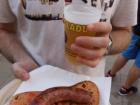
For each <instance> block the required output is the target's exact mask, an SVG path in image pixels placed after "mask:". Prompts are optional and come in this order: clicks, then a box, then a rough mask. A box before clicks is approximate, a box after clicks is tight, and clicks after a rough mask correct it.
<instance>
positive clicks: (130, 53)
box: [105, 33, 139, 77]
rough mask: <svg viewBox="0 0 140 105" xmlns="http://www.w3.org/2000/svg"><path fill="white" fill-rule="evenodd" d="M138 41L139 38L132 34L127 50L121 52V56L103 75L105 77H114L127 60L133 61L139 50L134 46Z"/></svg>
mask: <svg viewBox="0 0 140 105" xmlns="http://www.w3.org/2000/svg"><path fill="white" fill-rule="evenodd" d="M138 39H139V36H138V35H136V34H134V33H133V36H132V38H131V43H130V44H129V46H128V48H127V49H126V50H124V51H123V52H122V54H121V55H120V56H119V57H118V58H117V60H116V61H115V63H114V64H113V67H112V68H111V69H110V70H109V71H108V72H107V73H106V74H105V76H106V77H114V76H115V74H116V73H117V72H118V71H120V70H121V68H122V67H123V66H124V65H125V64H126V63H127V61H128V60H129V59H135V58H136V56H137V53H138V52H139V48H138V47H137V46H136V43H137V41H138Z"/></svg>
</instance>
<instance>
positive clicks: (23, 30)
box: [0, 0, 138, 76]
mask: <svg viewBox="0 0 140 105" xmlns="http://www.w3.org/2000/svg"><path fill="white" fill-rule="evenodd" d="M105 1H107V3H108V5H109V6H110V8H109V9H108V10H107V11H106V15H107V16H108V17H111V23H112V24H113V25H114V26H119V27H125V26H126V27H127V26H132V25H135V24H136V18H137V12H136V10H137V4H138V3H137V0H105ZM64 5H65V3H64V0H54V2H52V0H51V1H50V2H49V0H0V23H9V22H13V21H15V20H16V21H17V23H18V35H20V38H21V41H22V42H23V44H24V46H25V48H26V49H27V50H28V51H29V52H30V54H31V55H32V56H33V57H34V59H36V61H38V62H39V63H40V64H41V65H44V64H49V65H53V66H58V67H60V68H63V69H66V70H69V71H73V72H77V73H80V74H87V75H90V76H103V75H104V67H105V59H104V58H103V60H102V61H101V62H100V64H99V65H98V66H97V67H96V68H90V67H82V69H81V70H80V68H79V67H75V66H73V65H71V64H69V63H67V61H66V59H65V57H64V28H63V21H62V20H61V18H62V17H63V9H64Z"/></svg>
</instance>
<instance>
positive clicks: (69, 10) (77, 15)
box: [64, 5, 101, 64]
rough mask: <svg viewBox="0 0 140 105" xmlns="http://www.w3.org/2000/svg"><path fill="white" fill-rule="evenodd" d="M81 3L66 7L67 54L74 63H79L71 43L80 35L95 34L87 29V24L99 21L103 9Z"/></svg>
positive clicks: (68, 58)
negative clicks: (81, 4)
mask: <svg viewBox="0 0 140 105" xmlns="http://www.w3.org/2000/svg"><path fill="white" fill-rule="evenodd" d="M78 6H79V5H68V6H66V7H65V9H64V28H65V56H66V58H67V60H68V61H69V62H70V63H72V64H78V62H77V61H76V56H77V55H76V54H75V53H74V52H73V51H72V50H71V45H72V44H73V43H74V42H75V39H76V38H77V37H79V36H94V35H95V33H94V32H89V31H88V30H87V25H88V24H90V23H95V22H98V21H99V20H100V18H101V10H99V9H98V8H93V7H88V6H85V7H83V8H79V7H78Z"/></svg>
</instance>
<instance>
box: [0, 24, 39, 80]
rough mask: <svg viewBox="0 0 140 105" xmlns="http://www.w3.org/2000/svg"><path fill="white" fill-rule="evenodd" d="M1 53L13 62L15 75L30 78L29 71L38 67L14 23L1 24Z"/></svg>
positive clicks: (24, 78)
mask: <svg viewBox="0 0 140 105" xmlns="http://www.w3.org/2000/svg"><path fill="white" fill-rule="evenodd" d="M0 53H2V54H3V55H4V56H5V57H6V58H7V59H8V60H9V61H11V62H12V63H13V70H14V73H15V75H16V76H17V77H18V78H21V79H23V80H26V79H27V78H29V75H28V73H27V72H29V71H31V70H32V69H34V68H35V67H37V64H36V63H35V62H34V61H33V60H32V58H31V57H30V56H29V55H28V53H27V51H26V50H25V48H24V47H23V45H22V43H21V41H20V39H19V36H18V35H17V34H16V26H15V24H14V23H6V24H0ZM24 75H26V76H25V77H24Z"/></svg>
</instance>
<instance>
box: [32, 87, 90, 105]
mask: <svg viewBox="0 0 140 105" xmlns="http://www.w3.org/2000/svg"><path fill="white" fill-rule="evenodd" d="M90 99H91V93H90V92H88V91H85V90H83V89H79V88H72V87H54V88H50V89H47V90H45V91H43V92H41V93H40V94H39V95H38V96H37V97H35V98H34V99H33V100H32V102H31V105H53V104H55V103H58V102H67V101H69V102H73V103H78V104H88V105H89V104H90V103H91V102H90Z"/></svg>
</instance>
